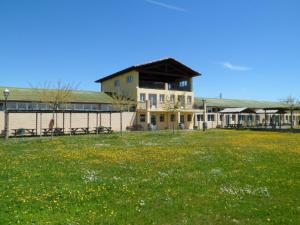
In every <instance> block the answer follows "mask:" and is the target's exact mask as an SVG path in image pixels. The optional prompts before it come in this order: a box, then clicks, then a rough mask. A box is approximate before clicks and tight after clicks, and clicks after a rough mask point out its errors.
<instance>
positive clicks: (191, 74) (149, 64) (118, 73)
mask: <svg viewBox="0 0 300 225" xmlns="http://www.w3.org/2000/svg"><path fill="white" fill-rule="evenodd" d="M162 62H169V63H173V64H174V65H176V66H178V67H179V68H181V69H183V70H185V71H187V73H188V74H189V75H190V76H191V77H195V76H198V75H201V73H199V72H197V71H195V70H193V69H191V68H190V67H188V66H186V65H185V64H183V63H181V62H179V61H177V60H176V59H174V58H165V59H160V60H155V61H152V62H147V63H143V64H139V65H135V66H131V67H128V68H126V69H124V70H120V71H118V72H116V73H113V74H111V75H109V76H106V77H104V78H101V79H99V80H96V81H95V82H96V83H101V82H103V81H106V80H109V79H112V78H114V77H117V76H119V75H120V74H123V73H127V72H130V71H134V70H136V71H139V70H141V69H144V68H145V67H149V66H153V65H154V64H159V63H162Z"/></svg>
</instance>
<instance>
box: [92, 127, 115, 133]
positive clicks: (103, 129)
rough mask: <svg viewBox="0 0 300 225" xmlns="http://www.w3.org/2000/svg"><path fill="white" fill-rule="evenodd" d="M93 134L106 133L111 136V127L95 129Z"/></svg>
mask: <svg viewBox="0 0 300 225" xmlns="http://www.w3.org/2000/svg"><path fill="white" fill-rule="evenodd" d="M95 132H96V134H100V133H108V134H111V133H113V130H112V128H111V127H103V126H101V127H95Z"/></svg>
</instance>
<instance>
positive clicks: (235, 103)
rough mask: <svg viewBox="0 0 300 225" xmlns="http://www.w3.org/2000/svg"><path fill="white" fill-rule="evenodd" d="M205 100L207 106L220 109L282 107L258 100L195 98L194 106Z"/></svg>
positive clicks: (280, 104) (278, 104)
mask: <svg viewBox="0 0 300 225" xmlns="http://www.w3.org/2000/svg"><path fill="white" fill-rule="evenodd" d="M203 99H205V100H206V103H207V106H209V107H220V108H244V107H245V108H256V109H258V108H276V107H284V106H283V104H282V103H281V102H270V101H258V100H242V99H220V98H206V97H195V104H196V105H198V106H202V105H203V103H202V100H203Z"/></svg>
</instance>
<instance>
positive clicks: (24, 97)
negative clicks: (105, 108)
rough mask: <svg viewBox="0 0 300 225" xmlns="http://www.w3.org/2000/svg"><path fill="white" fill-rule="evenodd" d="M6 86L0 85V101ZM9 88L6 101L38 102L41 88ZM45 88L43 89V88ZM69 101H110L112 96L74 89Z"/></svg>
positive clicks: (108, 102) (2, 98) (107, 102)
mask: <svg viewBox="0 0 300 225" xmlns="http://www.w3.org/2000/svg"><path fill="white" fill-rule="evenodd" d="M5 88H6V87H0V101H4V96H3V94H2V93H3V91H4V90H5ZM7 88H8V89H9V90H10V92H11V93H10V95H9V98H8V101H21V102H40V101H41V96H39V95H40V94H41V90H42V89H35V88H18V87H7ZM44 90H45V89H44ZM51 91H53V92H55V90H54V89H49V92H50V93H51ZM68 102H70V103H103V104H105V103H106V104H110V103H112V102H113V101H112V98H111V97H110V96H109V95H107V94H105V93H104V92H96V91H78V90H74V91H72V92H71V95H70V97H69V99H68Z"/></svg>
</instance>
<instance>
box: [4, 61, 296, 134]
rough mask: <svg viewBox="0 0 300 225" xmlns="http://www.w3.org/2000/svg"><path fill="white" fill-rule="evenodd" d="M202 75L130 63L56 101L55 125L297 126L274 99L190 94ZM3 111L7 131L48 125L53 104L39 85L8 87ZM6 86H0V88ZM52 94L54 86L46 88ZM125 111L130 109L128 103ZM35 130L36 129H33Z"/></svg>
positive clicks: (161, 64)
mask: <svg viewBox="0 0 300 225" xmlns="http://www.w3.org/2000/svg"><path fill="white" fill-rule="evenodd" d="M200 75H201V74H200V73H199V72H197V71H195V70H193V69H191V68H189V67H188V66H186V65H184V64H182V63H181V62H178V61H177V60H175V59H173V58H166V59H162V60H157V61H153V62H149V63H145V64H140V65H136V66H131V67H129V68H126V69H124V70H121V71H119V72H116V73H114V74H111V75H109V76H105V77H104V78H101V79H99V80H97V81H96V82H97V83H99V84H100V85H101V91H100V92H91V91H72V94H71V96H70V97H69V99H68V100H67V101H65V102H64V103H63V104H59V105H58V106H57V110H58V111H59V112H58V113H56V115H55V126H56V127H63V128H66V129H70V128H71V127H72V126H75V127H88V128H90V129H92V128H94V127H97V126H102V125H105V126H111V127H112V129H113V130H116V131H119V130H120V129H123V130H125V129H126V128H132V127H135V128H138V129H143V130H148V129H150V130H155V129H157V130H162V129H202V128H203V124H204V123H205V124H206V125H207V128H216V127H227V126H230V125H233V124H242V125H243V126H269V125H273V124H275V125H276V124H277V125H280V126H281V125H287V126H288V125H289V124H291V123H293V125H295V126H297V125H300V112H299V109H298V111H297V110H296V111H295V112H294V113H293V115H291V113H290V112H289V111H288V110H287V109H286V108H284V106H283V105H282V104H281V103H278V102H266V101H251V100H236V99H221V98H205V97H195V94H194V90H193V79H194V78H195V77H197V76H200ZM9 89H10V91H11V94H10V96H9V97H8V99H7V102H6V103H7V104H6V106H7V110H8V111H9V112H10V118H9V130H10V131H11V129H18V128H27V129H36V130H38V129H37V128H39V132H41V129H42V128H47V127H48V124H49V120H51V119H52V118H53V113H51V111H52V110H53V108H52V106H50V104H48V103H47V102H45V101H43V99H42V98H41V93H42V92H44V91H45V90H44V89H30V88H9ZM4 90H5V88H4V87H0V91H1V93H2V92H3V91H4ZM48 91H50V92H53V95H55V92H56V90H48ZM114 94H118V95H121V96H126V97H127V98H128V99H130V100H131V101H133V102H134V103H135V104H134V105H135V107H134V109H132V108H131V112H125V113H123V117H122V120H123V121H122V125H120V123H121V122H120V120H121V116H120V112H118V109H117V107H116V105H115V101H114V99H113V96H114ZM4 110H5V99H4V97H3V95H0V133H3V130H4V118H5V117H4ZM128 111H129V108H128ZM37 133H38V131H37Z"/></svg>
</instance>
